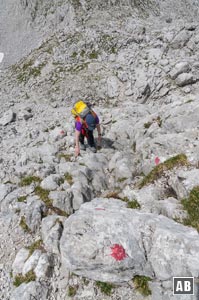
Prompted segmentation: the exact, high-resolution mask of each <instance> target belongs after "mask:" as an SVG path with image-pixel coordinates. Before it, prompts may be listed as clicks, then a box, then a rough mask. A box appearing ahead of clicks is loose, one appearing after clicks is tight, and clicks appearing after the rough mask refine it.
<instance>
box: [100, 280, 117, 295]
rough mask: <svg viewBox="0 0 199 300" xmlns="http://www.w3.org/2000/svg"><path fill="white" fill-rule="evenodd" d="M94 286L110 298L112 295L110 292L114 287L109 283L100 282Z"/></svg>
mask: <svg viewBox="0 0 199 300" xmlns="http://www.w3.org/2000/svg"><path fill="white" fill-rule="evenodd" d="M96 286H97V287H98V288H100V290H101V292H102V293H103V294H105V295H107V296H110V295H111V294H112V290H113V288H114V287H115V286H114V285H113V284H111V283H108V282H101V281H96Z"/></svg>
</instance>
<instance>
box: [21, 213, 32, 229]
mask: <svg viewBox="0 0 199 300" xmlns="http://www.w3.org/2000/svg"><path fill="white" fill-rule="evenodd" d="M19 226H21V228H22V229H23V230H24V231H25V232H27V233H31V230H30V228H29V227H28V225H27V223H26V219H25V217H24V216H22V217H21V220H20V222H19Z"/></svg>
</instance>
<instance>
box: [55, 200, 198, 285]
mask: <svg viewBox="0 0 199 300" xmlns="http://www.w3.org/2000/svg"><path fill="white" fill-rule="evenodd" d="M125 206H126V203H125V202H122V201H120V200H116V199H103V198H96V199H94V200H93V201H91V202H89V203H85V204H84V205H82V206H81V207H80V209H79V211H78V212H76V213H75V214H73V215H72V216H70V217H69V218H68V219H67V220H66V221H65V223H64V231H63V234H62V237H61V241H60V251H61V258H62V265H63V267H64V268H66V270H70V271H72V272H74V273H75V274H78V275H82V276H85V277H88V278H91V279H94V280H100V281H110V282H124V281H128V280H130V279H132V278H133V277H134V276H135V275H144V276H149V277H151V278H154V277H155V278H156V279H157V280H171V279H172V277H173V276H188V275H189V276H196V277H197V276H198V263H199V236H198V233H197V232H196V230H194V229H192V228H187V227H185V226H183V225H181V224H178V223H176V222H174V221H172V220H170V219H168V218H166V217H164V216H160V215H159V216H158V215H155V214H151V213H141V212H140V211H137V210H133V209H128V208H126V207H125ZM179 253H180V256H179Z"/></svg>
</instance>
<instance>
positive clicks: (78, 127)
mask: <svg viewBox="0 0 199 300" xmlns="http://www.w3.org/2000/svg"><path fill="white" fill-rule="evenodd" d="M95 124H96V125H97V124H99V117H98V116H97V114H96V118H95ZM82 127H83V124H82V123H81V122H80V121H76V122H75V129H76V130H77V131H81V130H82Z"/></svg>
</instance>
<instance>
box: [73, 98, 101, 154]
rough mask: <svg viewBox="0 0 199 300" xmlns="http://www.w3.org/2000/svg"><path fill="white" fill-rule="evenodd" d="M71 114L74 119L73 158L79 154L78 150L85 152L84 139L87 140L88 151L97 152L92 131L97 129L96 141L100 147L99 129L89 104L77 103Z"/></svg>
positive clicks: (97, 118)
mask: <svg viewBox="0 0 199 300" xmlns="http://www.w3.org/2000/svg"><path fill="white" fill-rule="evenodd" d="M72 114H73V116H74V117H75V156H78V155H79V154H80V150H86V146H85V144H84V138H85V137H86V138H87V143H88V149H89V150H91V151H92V152H94V153H95V152H96V151H97V147H96V144H95V140H94V136H93V131H94V129H95V128H97V132H98V141H97V144H98V146H99V147H100V145H101V127H100V124H99V117H98V116H97V114H96V113H95V112H94V111H93V110H92V109H91V106H90V105H89V104H86V103H85V102H83V101H81V100H80V101H78V102H77V103H76V104H75V106H74V108H73V109H72Z"/></svg>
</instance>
